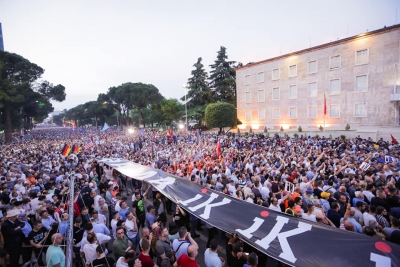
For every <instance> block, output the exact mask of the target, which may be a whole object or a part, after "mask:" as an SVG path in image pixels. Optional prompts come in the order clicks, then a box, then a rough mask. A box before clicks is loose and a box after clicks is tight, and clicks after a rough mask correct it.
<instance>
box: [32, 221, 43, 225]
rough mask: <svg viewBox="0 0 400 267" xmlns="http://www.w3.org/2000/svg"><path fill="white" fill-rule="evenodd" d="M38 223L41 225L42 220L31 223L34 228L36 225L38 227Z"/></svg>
mask: <svg viewBox="0 0 400 267" xmlns="http://www.w3.org/2000/svg"><path fill="white" fill-rule="evenodd" d="M39 223H42V220H36V221H34V222H33V226H36V225H38V224H39Z"/></svg>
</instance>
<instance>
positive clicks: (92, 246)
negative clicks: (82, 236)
mask: <svg viewBox="0 0 400 267" xmlns="http://www.w3.org/2000/svg"><path fill="white" fill-rule="evenodd" d="M86 238H87V241H88V243H87V244H85V246H84V247H83V253H85V259H86V264H87V265H90V263H91V262H92V261H94V260H95V259H97V253H96V248H97V246H98V245H97V237H96V234H95V233H90V234H88V235H87V237H86Z"/></svg>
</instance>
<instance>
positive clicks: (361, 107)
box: [354, 103, 367, 117]
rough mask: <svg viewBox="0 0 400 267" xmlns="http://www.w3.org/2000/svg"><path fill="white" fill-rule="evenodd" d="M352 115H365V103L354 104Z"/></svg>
mask: <svg viewBox="0 0 400 267" xmlns="http://www.w3.org/2000/svg"><path fill="white" fill-rule="evenodd" d="M354 117H367V103H356V104H354Z"/></svg>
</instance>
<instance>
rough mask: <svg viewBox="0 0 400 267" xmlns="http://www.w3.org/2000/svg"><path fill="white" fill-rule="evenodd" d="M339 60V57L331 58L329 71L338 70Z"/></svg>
mask: <svg viewBox="0 0 400 267" xmlns="http://www.w3.org/2000/svg"><path fill="white" fill-rule="evenodd" d="M340 60H341V59H340V56H333V57H331V62H330V69H331V70H332V69H338V68H340V64H341V61H340Z"/></svg>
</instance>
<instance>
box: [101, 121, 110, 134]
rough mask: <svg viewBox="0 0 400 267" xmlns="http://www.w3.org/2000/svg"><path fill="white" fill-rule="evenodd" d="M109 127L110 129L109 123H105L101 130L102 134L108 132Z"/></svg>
mask: <svg viewBox="0 0 400 267" xmlns="http://www.w3.org/2000/svg"><path fill="white" fill-rule="evenodd" d="M108 128H109V127H108V125H107V123H106V122H105V123H104V126H103V129H102V130H101V131H102V132H104V131H105V130H107V129H108Z"/></svg>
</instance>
